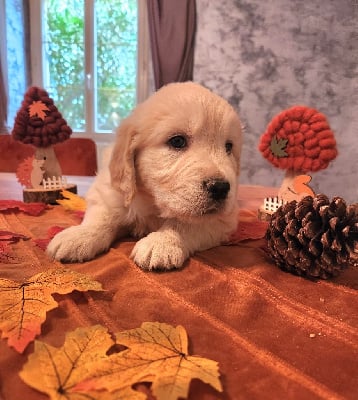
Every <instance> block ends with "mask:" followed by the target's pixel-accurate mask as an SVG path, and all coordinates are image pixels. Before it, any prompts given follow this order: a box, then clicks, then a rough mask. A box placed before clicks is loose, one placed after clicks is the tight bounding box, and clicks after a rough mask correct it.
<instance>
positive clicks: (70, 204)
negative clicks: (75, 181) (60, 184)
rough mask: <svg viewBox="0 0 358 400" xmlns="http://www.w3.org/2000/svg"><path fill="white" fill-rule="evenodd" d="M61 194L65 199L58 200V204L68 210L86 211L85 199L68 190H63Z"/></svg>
mask: <svg viewBox="0 0 358 400" xmlns="http://www.w3.org/2000/svg"><path fill="white" fill-rule="evenodd" d="M61 194H62V196H63V197H64V199H61V200H56V202H57V203H58V204H61V206H62V207H64V208H65V209H66V210H72V211H86V208H87V204H86V200H85V199H83V198H82V197H80V196H78V195H77V194H74V193H72V192H70V191H68V190H61Z"/></svg>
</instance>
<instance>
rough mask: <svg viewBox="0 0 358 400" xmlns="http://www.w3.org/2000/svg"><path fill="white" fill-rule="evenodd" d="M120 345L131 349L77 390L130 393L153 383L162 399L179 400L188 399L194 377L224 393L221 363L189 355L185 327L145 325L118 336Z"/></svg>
mask: <svg viewBox="0 0 358 400" xmlns="http://www.w3.org/2000/svg"><path fill="white" fill-rule="evenodd" d="M116 343H117V344H120V345H124V346H126V347H128V349H126V350H124V351H122V352H119V353H115V354H111V355H110V356H108V357H107V358H104V359H101V360H99V361H98V362H97V363H96V366H95V368H94V369H93V372H92V373H90V377H89V378H88V379H86V380H84V381H83V382H82V383H80V384H79V385H77V386H76V387H75V388H74V390H75V391H77V390H80V391H82V392H83V391H92V390H100V389H107V390H108V391H110V392H118V391H127V390H130V389H131V387H132V385H134V384H135V383H139V382H152V392H153V394H154V396H156V398H157V399H158V400H177V399H178V398H187V396H188V392H189V385H190V382H191V380H192V379H194V378H197V379H200V380H202V381H203V382H205V383H208V384H210V385H211V386H213V387H214V388H215V389H216V390H218V391H222V387H221V383H220V380H219V372H218V364H217V363H216V362H215V361H212V360H209V359H206V358H201V357H197V356H190V355H188V338H187V334H186V331H185V329H184V328H183V327H182V326H177V327H176V328H174V327H172V326H170V325H167V324H163V323H158V322H154V323H152V322H145V323H143V324H142V326H141V327H140V328H137V329H133V330H129V331H124V332H120V333H118V334H116Z"/></svg>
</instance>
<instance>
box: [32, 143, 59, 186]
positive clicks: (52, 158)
mask: <svg viewBox="0 0 358 400" xmlns="http://www.w3.org/2000/svg"><path fill="white" fill-rule="evenodd" d="M35 158H36V159H37V160H44V165H43V167H42V168H43V170H44V178H45V179H47V178H53V177H54V176H55V177H56V178H57V177H59V176H61V175H62V171H61V167H60V164H59V162H58V160H57V157H56V154H55V150H54V148H53V147H52V146H49V147H38V148H37V149H36V151H35Z"/></svg>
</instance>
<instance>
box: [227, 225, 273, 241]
mask: <svg viewBox="0 0 358 400" xmlns="http://www.w3.org/2000/svg"><path fill="white" fill-rule="evenodd" d="M267 227H268V223H267V222H263V221H250V222H248V221H240V223H239V224H238V226H237V229H236V231H235V232H234V233H233V234H232V235H231V236H230V239H229V243H228V244H237V243H239V242H242V241H243V240H248V239H251V240H256V239H262V238H263V237H264V236H265V233H266V231H267Z"/></svg>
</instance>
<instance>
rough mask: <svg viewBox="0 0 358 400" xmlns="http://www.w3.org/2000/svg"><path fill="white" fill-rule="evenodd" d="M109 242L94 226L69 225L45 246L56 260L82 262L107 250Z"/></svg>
mask: <svg viewBox="0 0 358 400" xmlns="http://www.w3.org/2000/svg"><path fill="white" fill-rule="evenodd" d="M109 246H110V242H108V240H106V238H105V235H99V231H98V229H96V227H89V226H84V225H78V226H71V227H70V228H67V229H65V230H63V231H62V232H60V233H58V234H57V235H56V236H55V237H54V238H53V239H52V240H51V242H50V243H49V245H48V246H47V250H46V252H47V254H48V255H49V256H50V257H51V258H53V259H55V260H58V261H70V262H83V261H87V260H91V259H92V258H94V257H95V256H96V255H97V254H99V253H103V252H104V251H106V250H108V248H109Z"/></svg>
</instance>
